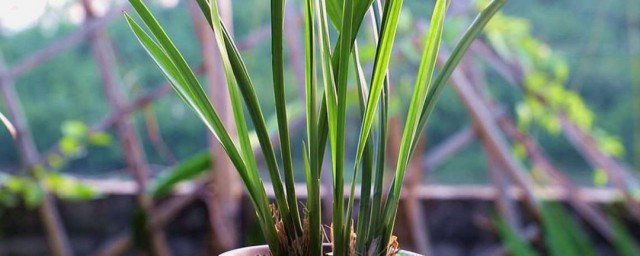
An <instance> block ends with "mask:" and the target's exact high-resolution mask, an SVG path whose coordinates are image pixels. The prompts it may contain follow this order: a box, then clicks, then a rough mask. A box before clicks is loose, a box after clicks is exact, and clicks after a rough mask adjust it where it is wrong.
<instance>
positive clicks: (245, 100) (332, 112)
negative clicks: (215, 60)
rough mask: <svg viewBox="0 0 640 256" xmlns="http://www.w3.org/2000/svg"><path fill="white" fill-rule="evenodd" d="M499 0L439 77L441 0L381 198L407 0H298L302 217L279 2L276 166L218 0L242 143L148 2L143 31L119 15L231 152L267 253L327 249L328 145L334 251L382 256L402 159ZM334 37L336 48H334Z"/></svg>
mask: <svg viewBox="0 0 640 256" xmlns="http://www.w3.org/2000/svg"><path fill="white" fill-rule="evenodd" d="M505 2H506V0H494V1H491V2H490V3H489V4H488V5H487V7H486V8H485V9H484V10H483V11H482V12H481V13H480V14H479V15H478V17H477V18H476V19H475V21H474V22H473V23H472V24H471V26H470V27H469V29H468V30H467V31H466V32H465V34H464V35H463V37H462V39H461V40H460V42H459V43H458V44H457V45H456V47H455V48H454V50H453V52H452V53H451V56H450V57H449V59H448V60H447V61H446V63H445V64H444V65H443V67H442V69H441V70H440V71H439V72H438V74H437V76H436V77H433V76H434V74H435V65H436V58H437V55H438V50H439V46H440V42H441V36H442V31H443V25H444V18H445V13H446V10H447V7H448V5H449V3H450V1H448V0H440V1H436V3H435V7H434V11H433V14H432V16H431V24H430V28H429V33H428V34H427V35H426V37H425V39H424V42H425V47H424V50H423V54H422V57H421V61H420V67H419V71H418V74H417V77H416V79H415V86H414V89H413V96H412V98H411V100H410V103H409V108H408V109H409V110H408V113H407V115H406V122H405V128H404V132H403V136H402V142H401V147H400V151H399V155H398V158H397V159H398V161H397V164H396V167H395V175H394V177H393V181H392V185H391V188H390V189H389V191H387V193H386V196H383V176H384V175H383V172H384V170H385V169H386V167H387V165H389V164H392V163H389V162H388V160H387V159H386V155H385V151H386V140H387V123H388V118H387V116H388V106H389V96H388V87H389V82H388V71H387V69H388V67H389V62H390V58H391V53H392V49H393V45H394V41H395V34H396V28H397V24H398V20H399V17H400V12H401V9H402V3H403V1H402V0H389V1H385V4H384V5H383V4H381V3H380V1H377V0H376V1H374V0H353V1H338V0H305V1H304V14H305V15H304V16H305V18H304V21H305V23H304V25H305V26H304V27H305V57H306V58H305V60H306V61H305V77H306V80H305V89H306V100H307V101H306V122H307V126H306V132H307V140H306V142H305V143H304V146H303V151H304V152H303V162H304V166H305V168H304V171H305V174H306V176H305V177H306V185H307V192H308V200H307V202H306V209H305V213H306V214H305V215H304V216H300V210H299V207H298V204H299V203H298V199H297V198H296V191H295V189H294V185H295V184H294V183H295V181H294V170H293V160H292V152H291V142H290V136H289V130H288V127H287V123H288V118H287V107H286V106H287V103H286V100H285V97H284V91H285V83H284V50H283V38H284V35H283V26H284V24H283V21H284V16H285V15H284V0H272V1H271V43H272V44H271V47H272V49H271V50H272V62H271V68H272V70H273V89H274V95H275V105H276V106H275V108H276V114H277V123H278V131H279V135H280V136H279V138H280V152H281V155H282V165H283V166H282V167H280V166H279V165H278V160H277V158H276V154H275V149H274V147H273V145H272V144H271V142H270V139H269V133H268V127H267V125H266V122H265V115H264V113H263V111H262V109H261V106H260V104H259V102H258V96H257V95H256V92H255V90H254V85H255V84H254V82H253V81H252V80H251V78H250V76H249V74H248V71H247V68H246V65H245V62H244V60H243V59H242V56H241V55H240V53H239V51H238V49H237V47H236V45H235V43H234V41H233V38H232V37H231V35H229V33H228V31H227V30H226V28H225V25H224V24H223V22H222V21H221V18H220V15H219V12H218V5H217V3H216V0H211V2H209V1H207V0H197V3H198V5H199V6H200V8H201V10H202V12H203V14H204V15H205V17H206V18H207V20H208V22H209V24H210V25H211V28H212V30H213V32H214V33H215V38H216V43H217V46H218V49H219V50H220V55H221V60H222V63H223V67H224V71H225V74H226V77H227V81H228V84H227V86H228V89H229V97H230V98H231V105H232V109H233V117H234V121H235V125H236V127H237V134H238V138H237V140H234V138H232V137H231V136H230V135H229V133H228V132H227V130H226V128H225V127H224V125H223V123H222V121H221V120H220V117H219V116H218V114H217V112H216V110H215V109H214V108H213V107H212V105H211V104H210V102H209V99H208V97H207V94H206V93H205V91H204V90H203V87H202V85H201V84H200V82H199V81H198V79H197V78H196V76H195V75H194V72H193V70H192V69H191V68H190V67H189V66H188V65H187V62H186V61H185V59H184V58H183V57H182V55H181V54H180V52H179V51H178V49H177V48H176V47H175V45H174V44H173V42H172V41H171V39H170V38H169V36H168V35H167V34H166V33H165V31H164V30H163V28H162V26H161V25H160V24H159V23H158V21H157V20H156V19H155V18H154V16H153V15H152V14H151V12H150V11H149V9H148V8H147V7H146V6H145V5H144V3H143V2H142V1H141V0H130V3H131V4H132V6H133V8H134V10H135V11H136V13H137V14H138V15H139V16H140V18H141V19H142V23H143V24H144V25H145V26H146V27H147V28H148V31H149V32H150V33H147V32H146V31H145V30H144V29H143V28H142V27H141V26H140V25H139V24H138V22H136V21H135V20H134V19H133V18H132V17H130V16H129V15H128V14H125V17H126V20H127V22H128V23H129V25H130V27H131V30H132V31H133V32H134V34H135V36H136V37H137V38H138V40H139V41H140V43H141V44H142V46H143V47H144V49H145V50H146V51H147V53H148V54H149V55H150V56H151V58H152V59H153V60H154V62H155V63H156V65H158V67H159V68H160V69H161V71H162V72H163V74H164V76H165V77H166V78H167V80H169V82H170V83H171V84H172V86H173V88H174V89H175V91H176V92H177V93H178V95H179V96H180V97H181V98H182V99H183V100H184V101H185V102H186V103H187V105H188V106H189V107H190V108H191V109H192V110H193V111H194V112H195V113H196V114H197V115H198V117H200V118H201V119H202V121H203V122H204V123H205V124H206V125H207V127H208V128H209V129H210V130H211V132H212V133H213V134H214V135H215V136H216V138H217V139H218V141H219V142H220V144H221V145H222V147H223V148H224V150H225V151H226V153H227V155H228V156H229V158H230V159H231V161H232V163H233V165H234V166H235V168H236V170H237V171H238V173H239V175H240V177H241V179H242V181H243V182H244V184H245V187H246V189H247V192H248V194H249V198H250V199H251V202H252V204H253V206H254V207H255V210H256V215H257V218H258V221H259V223H260V225H261V229H262V232H263V235H264V237H265V239H266V241H267V243H268V244H269V247H270V249H271V251H272V253H273V254H274V255H322V242H323V237H324V230H323V227H322V223H321V211H323V210H326V209H321V207H320V176H321V171H322V162H323V161H322V160H323V159H324V157H325V153H326V152H325V149H326V147H327V143H328V144H329V147H328V148H329V155H330V158H331V176H332V185H333V186H332V189H333V191H332V192H333V207H332V209H331V210H332V213H333V215H332V216H333V220H332V222H333V223H332V225H331V228H330V232H329V233H330V234H329V237H330V238H331V242H332V248H333V255H389V254H394V253H396V251H397V246H398V244H397V242H396V241H395V238H394V237H393V236H392V231H393V226H394V221H395V217H396V211H397V207H398V203H399V200H400V192H401V189H402V184H403V179H404V176H405V172H406V168H407V165H408V162H409V159H410V158H411V156H412V154H413V151H414V149H415V146H416V143H417V141H418V139H419V136H420V134H421V131H422V130H423V128H424V126H425V125H426V122H427V119H428V117H429V114H430V113H431V111H432V109H433V107H434V106H435V103H436V101H437V98H438V96H439V94H440V93H441V91H442V89H443V88H444V86H445V84H446V82H447V80H448V78H449V76H450V75H451V73H452V72H453V70H454V68H455V67H456V66H457V64H458V63H459V61H460V59H461V58H462V56H463V54H464V53H465V51H466V50H467V48H468V47H469V45H470V44H471V42H472V41H473V39H474V38H475V37H476V36H477V35H478V34H479V33H480V31H481V30H482V29H483V27H484V26H485V25H486V24H487V22H488V21H489V19H490V18H491V17H492V16H493V15H494V14H495V13H496V12H497V11H498V10H499V9H500V8H501V7H502V6H503V5H504V4H505ZM370 10H371V13H373V14H372V15H373V16H374V19H375V22H374V26H373V31H374V33H375V34H376V38H375V40H374V42H373V43H374V45H375V47H376V52H375V56H374V61H373V70H372V71H371V74H370V75H369V76H368V77H367V76H366V75H365V71H364V68H363V65H362V63H361V62H360V59H359V55H358V42H357V41H358V39H356V38H357V35H358V32H359V31H360V30H361V26H362V24H363V21H364V18H365V16H366V15H367V13H369V11H370ZM331 25H332V26H331ZM332 28H333V29H334V30H335V32H336V34H337V39H336V40H332V39H331V35H333V33H330V32H331V31H332ZM332 45H335V47H333V48H332ZM350 78H355V79H350ZM432 78H433V79H432ZM352 80H355V82H356V83H355V86H356V88H357V90H358V96H359V97H358V103H359V107H360V113H361V120H360V121H361V123H360V124H361V126H360V131H359V133H358V144H357V149H356V152H355V156H356V158H355V162H354V163H353V169H352V170H350V172H351V174H352V177H354V178H353V179H352V181H351V184H350V187H349V190H350V191H349V192H350V193H349V194H348V195H349V197H348V200H347V202H346V204H345V200H344V198H345V194H346V193H345V191H344V189H345V175H347V173H348V172H349V170H346V169H345V168H346V166H347V164H346V163H345V159H346V145H345V138H346V132H347V130H346V123H347V118H346V114H347V106H348V105H349V104H348V103H349V102H348V99H349V97H348V94H347V92H348V87H349V86H350V83H351V82H352ZM245 110H246V112H247V113H248V114H249V119H250V121H251V122H252V124H253V127H255V134H256V136H257V138H258V142H259V146H260V148H261V150H262V154H263V157H264V160H265V163H266V166H267V170H268V173H269V176H270V178H271V182H272V184H273V190H274V192H275V202H274V203H273V204H272V203H270V202H269V200H268V198H267V195H266V192H265V188H264V185H263V182H262V178H261V177H260V175H259V169H258V166H257V163H256V160H255V157H254V155H253V150H252V144H251V140H250V133H249V130H248V124H247V121H248V120H247V119H246V117H245ZM359 172H360V177H361V187H360V189H361V191H360V193H361V198H360V202H361V203H360V205H359V208H358V213H359V214H358V217H357V220H356V221H355V224H354V220H353V219H352V215H353V212H354V208H355V196H354V195H355V188H356V186H355V185H356V181H357V180H358V179H356V177H358V173H359ZM283 175H284V181H283V178H282V176H283Z"/></svg>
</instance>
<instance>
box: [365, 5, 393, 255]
mask: <svg viewBox="0 0 640 256" xmlns="http://www.w3.org/2000/svg"><path fill="white" fill-rule="evenodd" d="M371 16H372V18H373V20H372V22H371V24H372V26H373V29H372V31H373V37H374V41H375V42H376V43H377V42H378V41H379V37H378V33H379V32H380V31H381V30H382V4H381V3H380V0H376V1H375V2H374V3H373V9H372V15H371ZM385 72H386V73H387V75H386V76H385V79H384V82H383V86H382V95H381V99H380V104H379V105H380V106H379V107H380V111H379V113H378V119H379V121H378V130H379V134H378V140H377V142H376V146H377V152H376V166H375V177H374V183H373V198H372V201H371V227H369V237H370V240H372V239H374V237H380V236H381V234H380V230H381V227H382V212H381V211H382V210H381V209H382V191H383V189H384V171H385V169H386V168H385V167H386V161H385V160H386V155H385V154H386V153H387V152H386V148H387V134H388V132H387V127H388V125H387V124H388V119H389V104H388V102H389V76H388V70H387V71H385ZM377 241H380V239H377ZM366 246H367V247H372V248H376V247H377V245H375V244H369V245H366Z"/></svg>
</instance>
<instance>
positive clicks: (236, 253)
mask: <svg viewBox="0 0 640 256" xmlns="http://www.w3.org/2000/svg"><path fill="white" fill-rule="evenodd" d="M323 246H325V247H326V246H331V244H328V243H324V244H323ZM265 252H266V254H264V253H265ZM241 253H243V254H241ZM249 253H256V254H249ZM241 255H247V256H249V255H251V256H268V255H272V254H271V251H270V250H269V246H268V245H254V246H247V247H241V248H237V249H233V250H230V251H226V252H224V253H222V254H220V256H241ZM397 255H403V256H422V254H419V253H415V252H410V251H405V250H400V251H399V252H398V254H397Z"/></svg>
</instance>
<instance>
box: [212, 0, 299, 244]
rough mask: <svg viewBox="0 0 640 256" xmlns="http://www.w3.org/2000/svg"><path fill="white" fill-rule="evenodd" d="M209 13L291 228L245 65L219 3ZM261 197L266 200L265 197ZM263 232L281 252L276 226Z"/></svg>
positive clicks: (226, 67)
mask: <svg viewBox="0 0 640 256" xmlns="http://www.w3.org/2000/svg"><path fill="white" fill-rule="evenodd" d="M209 10H210V12H209V13H208V15H209V16H210V20H211V26H212V28H213V31H214V34H215V35H216V36H215V38H216V42H217V44H218V50H219V51H220V56H221V59H222V61H223V64H224V65H223V66H224V69H225V73H226V74H227V80H231V79H232V77H231V75H232V74H233V76H234V77H235V81H236V83H237V84H238V87H239V89H240V91H241V93H242V96H243V98H244V100H245V104H247V109H248V110H249V114H250V116H251V118H252V120H253V123H254V125H255V127H256V132H257V135H258V140H259V141H260V146H261V148H262V150H263V155H264V157H265V159H266V162H267V166H268V169H269V174H270V175H271V179H272V183H273V187H274V192H275V193H276V201H277V206H278V211H280V214H281V216H282V218H283V219H284V220H285V221H284V223H285V225H287V224H289V225H290V224H292V223H293V222H292V221H290V219H289V218H290V215H289V214H290V212H289V206H288V205H287V202H286V194H285V193H284V189H283V187H282V180H281V177H280V173H279V171H278V165H277V162H276V160H275V153H274V152H273V147H272V145H271V141H270V138H269V133H268V131H267V128H266V124H265V120H264V116H263V114H262V110H261V109H260V105H259V103H258V100H257V96H256V94H255V91H254V89H253V85H252V83H251V80H250V79H249V76H248V74H247V71H246V67H245V65H244V62H243V61H242V59H241V58H240V55H239V54H238V52H237V49H236V47H235V45H234V44H233V41H232V40H231V37H230V36H229V35H228V33H227V31H226V30H225V29H224V27H223V25H222V21H221V19H220V14H219V11H218V3H217V1H216V0H213V1H211V3H210V5H209ZM205 15H206V14H205ZM234 89H235V88H234ZM230 91H232V90H230ZM247 140H248V139H247ZM257 171H258V170H257V169H256V170H255V172H257ZM263 197H264V198H266V195H265V196H263ZM262 207H264V206H262ZM260 210H261V211H263V212H264V211H266V210H267V209H264V208H263V209H260ZM263 214H264V213H263ZM264 218H265V220H263V221H266V222H268V225H271V224H272V221H273V220H271V218H270V216H265V217H264ZM267 219H268V220H267ZM286 229H287V230H288V231H293V230H294V228H293V227H291V226H286ZM263 232H265V233H267V232H268V234H266V235H267V237H266V238H267V242H268V243H269V247H270V248H271V250H272V251H273V252H274V253H275V252H279V251H281V250H283V249H284V248H281V246H282V245H281V244H280V243H279V240H278V237H277V234H275V233H276V232H275V226H273V227H263Z"/></svg>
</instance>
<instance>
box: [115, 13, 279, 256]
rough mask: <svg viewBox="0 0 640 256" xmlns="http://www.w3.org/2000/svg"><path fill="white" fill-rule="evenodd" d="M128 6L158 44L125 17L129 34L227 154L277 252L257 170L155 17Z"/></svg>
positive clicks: (264, 195)
mask: <svg viewBox="0 0 640 256" xmlns="http://www.w3.org/2000/svg"><path fill="white" fill-rule="evenodd" d="M130 3H131V4H132V6H133V7H134V9H135V11H136V12H137V13H138V15H140V17H141V18H142V20H143V22H144V23H145V25H146V26H147V27H148V28H149V29H150V31H151V33H152V34H153V35H154V37H155V38H156V39H157V40H158V43H156V42H154V41H153V39H152V38H151V37H149V36H148V35H147V34H146V32H144V31H143V30H142V28H141V27H140V26H139V25H138V24H137V23H136V22H135V21H134V20H133V19H132V18H131V17H130V16H129V15H127V14H125V17H126V19H127V22H128V23H129V25H130V27H131V29H132V31H133V32H134V34H135V35H136V37H137V38H138V40H139V41H140V43H141V44H142V45H143V47H144V48H145V50H146V51H147V53H149V55H150V56H151V57H152V59H153V60H154V61H155V62H156V64H157V65H158V66H159V67H160V69H161V70H162V71H163V74H164V75H165V77H167V79H168V80H169V82H170V83H171V85H172V86H173V87H174V89H175V90H176V92H177V93H178V95H179V96H180V97H181V98H182V99H183V100H185V102H186V103H187V104H188V105H189V106H190V108H191V109H193V110H194V111H195V112H196V113H197V114H198V116H199V117H200V118H201V119H202V120H203V121H204V123H205V124H206V125H207V127H208V128H209V129H210V130H211V131H212V132H213V134H214V135H215V136H216V138H217V139H218V141H220V143H221V145H222V147H223V149H224V150H225V151H226V152H227V155H228V156H229V158H230V160H231V161H232V163H233V164H234V166H235V167H236V169H237V170H238V173H239V174H240V177H241V178H242V180H243V182H244V183H245V185H246V188H247V190H248V192H249V197H250V199H251V201H252V203H253V204H254V206H255V207H256V210H257V211H258V212H259V214H258V218H259V220H260V221H261V223H263V225H262V226H263V232H264V235H265V238H266V239H267V241H268V242H269V244H270V245H272V246H274V251H279V248H276V247H277V246H278V241H277V237H276V234H275V227H274V225H273V220H272V219H271V218H270V216H271V214H270V212H269V209H268V200H267V198H266V192H265V191H264V187H263V186H262V181H261V180H259V179H254V178H252V177H256V176H257V170H248V169H247V167H246V165H245V163H244V161H243V159H242V157H241V156H240V154H239V152H238V150H237V148H236V146H235V144H234V143H233V140H232V139H231V138H230V136H229V134H228V132H227V131H226V129H225V128H224V126H223V124H222V122H221V120H220V118H219V116H218V114H217V113H216V111H215V110H214V109H213V107H212V106H211V104H210V102H209V99H208V97H207V95H206V93H205V92H204V90H203V89H202V86H201V85H200V83H199V81H198V80H197V79H196V77H195V75H194V73H193V71H192V70H191V69H190V68H189V66H188V65H187V63H186V61H185V60H184V58H183V57H182V55H181V54H180V53H179V51H178V50H177V48H176V47H175V45H174V44H173V42H171V40H170V39H169V37H168V36H167V35H166V33H165V32H164V30H163V29H162V27H161V26H160V24H159V23H158V22H157V20H156V19H155V17H153V15H152V14H151V12H150V11H149V10H148V8H147V7H146V6H145V5H144V4H143V3H142V2H141V1H140V0H131V1H130ZM265 216H266V217H265ZM269 227H271V228H269Z"/></svg>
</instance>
